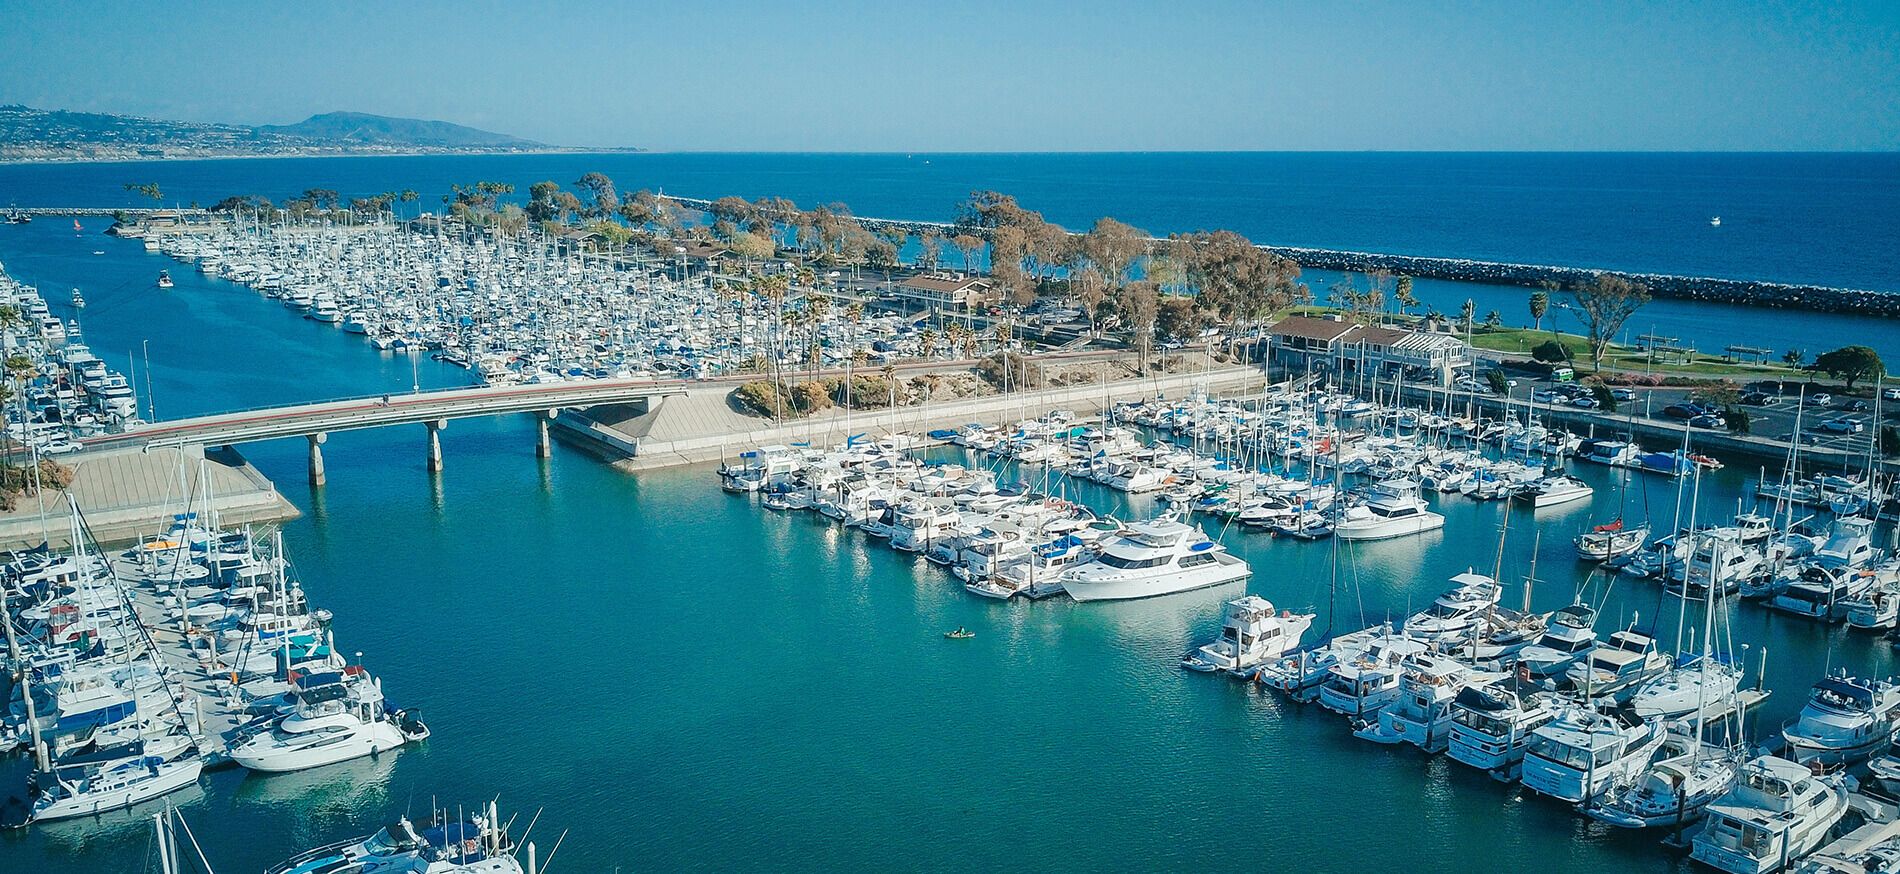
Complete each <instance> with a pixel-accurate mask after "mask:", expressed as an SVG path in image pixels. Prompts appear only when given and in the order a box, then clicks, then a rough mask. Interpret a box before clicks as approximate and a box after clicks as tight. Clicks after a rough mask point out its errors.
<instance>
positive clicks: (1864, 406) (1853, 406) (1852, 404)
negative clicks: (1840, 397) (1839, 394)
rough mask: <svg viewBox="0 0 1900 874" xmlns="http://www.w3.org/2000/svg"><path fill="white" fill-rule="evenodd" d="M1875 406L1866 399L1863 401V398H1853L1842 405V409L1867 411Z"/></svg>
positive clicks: (1858, 411) (1853, 411)
mask: <svg viewBox="0 0 1900 874" xmlns="http://www.w3.org/2000/svg"><path fill="white" fill-rule="evenodd" d="M1873 408H1874V406H1873V404H1870V403H1867V402H1866V401H1862V400H1852V401H1848V402H1847V403H1844V404H1842V405H1841V409H1843V410H1846V411H1848V412H1850V413H1865V412H1867V411H1868V410H1871V409H1873Z"/></svg>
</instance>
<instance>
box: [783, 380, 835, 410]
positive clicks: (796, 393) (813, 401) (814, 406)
mask: <svg viewBox="0 0 1900 874" xmlns="http://www.w3.org/2000/svg"><path fill="white" fill-rule="evenodd" d="M792 404H793V406H795V407H797V408H798V411H799V413H800V414H801V415H807V416H809V415H811V414H812V413H816V412H820V411H822V410H824V409H825V408H826V407H829V406H831V393H830V392H829V391H827V390H826V387H825V384H824V383H822V382H807V383H804V384H802V385H800V386H798V387H797V388H795V389H792Z"/></svg>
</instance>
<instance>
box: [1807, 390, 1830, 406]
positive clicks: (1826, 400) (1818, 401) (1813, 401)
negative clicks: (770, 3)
mask: <svg viewBox="0 0 1900 874" xmlns="http://www.w3.org/2000/svg"><path fill="white" fill-rule="evenodd" d="M1831 403H1834V396H1833V395H1831V394H1828V393H1827V392H1824V391H1817V392H1815V393H1814V394H1811V395H1808V406H1810V407H1825V406H1827V405H1828V404H1831Z"/></svg>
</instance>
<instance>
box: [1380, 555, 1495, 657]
mask: <svg viewBox="0 0 1900 874" xmlns="http://www.w3.org/2000/svg"><path fill="white" fill-rule="evenodd" d="M1451 582H1452V588H1451V589H1449V590H1447V591H1446V592H1445V593H1444V594H1442V595H1439V596H1438V597H1437V598H1435V599H1433V600H1432V604H1431V606H1430V607H1427V608H1425V609H1424V610H1420V611H1419V612H1417V613H1414V614H1412V615H1411V616H1409V617H1407V618H1406V620H1405V625H1404V629H1405V633H1406V634H1408V635H1411V636H1412V637H1416V638H1418V639H1419V640H1423V641H1426V642H1428V643H1432V642H1437V641H1440V640H1444V639H1446V638H1451V637H1457V636H1459V635H1466V634H1470V633H1471V630H1472V629H1474V628H1477V627H1478V626H1479V625H1480V624H1482V623H1483V622H1484V615H1485V613H1486V612H1488V611H1490V610H1491V609H1492V608H1493V607H1495V606H1496V605H1497V603H1498V598H1499V596H1501V595H1502V594H1503V589H1501V588H1500V587H1499V586H1498V582H1497V580H1494V579H1491V578H1490V577H1487V576H1485V575H1483V574H1480V573H1477V572H1475V571H1471V570H1467V571H1465V572H1464V573H1462V574H1459V575H1457V576H1455V577H1452V578H1451Z"/></svg>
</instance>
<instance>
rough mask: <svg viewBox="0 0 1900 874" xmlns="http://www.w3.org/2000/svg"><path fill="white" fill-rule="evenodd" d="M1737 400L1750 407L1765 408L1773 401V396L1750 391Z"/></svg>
mask: <svg viewBox="0 0 1900 874" xmlns="http://www.w3.org/2000/svg"><path fill="white" fill-rule="evenodd" d="M1739 400H1740V401H1741V402H1742V403H1744V404H1747V405H1749V406H1751V407H1765V406H1768V402H1769V401H1771V400H1774V395H1771V394H1768V393H1767V392H1759V391H1751V392H1749V393H1747V394H1745V395H1742V396H1741V398H1740V399H1739Z"/></svg>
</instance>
